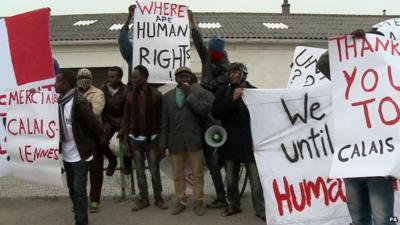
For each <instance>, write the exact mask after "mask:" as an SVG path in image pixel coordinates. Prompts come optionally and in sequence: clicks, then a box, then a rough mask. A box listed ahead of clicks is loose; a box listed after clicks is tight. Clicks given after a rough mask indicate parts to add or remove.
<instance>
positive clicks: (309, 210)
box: [244, 85, 400, 225]
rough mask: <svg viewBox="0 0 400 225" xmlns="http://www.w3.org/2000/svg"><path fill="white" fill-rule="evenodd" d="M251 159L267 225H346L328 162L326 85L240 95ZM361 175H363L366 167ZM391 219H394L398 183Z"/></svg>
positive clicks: (339, 187) (340, 186)
mask: <svg viewBox="0 0 400 225" xmlns="http://www.w3.org/2000/svg"><path fill="white" fill-rule="evenodd" d="M244 99H245V102H246V104H247V107H248V109H249V111H250V117H251V131H252V136H253V142H254V147H255V148H254V150H255V151H254V152H255V153H254V154H255V158H256V162H257V168H258V172H259V175H260V179H261V183H262V186H263V191H264V199H265V208H266V215H267V223H268V224H269V225H317V224H318V225H348V224H349V223H350V222H351V219H350V216H349V214H348V210H347V206H346V201H345V199H346V197H345V186H344V183H343V181H342V180H341V179H329V178H328V175H329V170H330V165H331V163H332V159H333V153H332V152H333V151H334V148H333V145H334V143H333V138H332V105H331V88H330V85H322V86H318V87H309V88H304V89H286V90H262V89H258V90H253V89H252V90H246V91H245V92H244ZM365 170H367V171H371V170H369V167H366V168H365ZM395 190H396V192H395V199H396V201H395V214H394V215H397V216H398V215H400V201H397V199H399V198H400V194H399V182H398V181H397V182H396V184H395Z"/></svg>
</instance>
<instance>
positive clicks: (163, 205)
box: [154, 198, 168, 209]
mask: <svg viewBox="0 0 400 225" xmlns="http://www.w3.org/2000/svg"><path fill="white" fill-rule="evenodd" d="M154 204H155V205H156V206H157V207H158V208H160V209H168V205H167V203H166V202H165V201H164V199H162V198H160V199H157V200H156V201H155V203H154Z"/></svg>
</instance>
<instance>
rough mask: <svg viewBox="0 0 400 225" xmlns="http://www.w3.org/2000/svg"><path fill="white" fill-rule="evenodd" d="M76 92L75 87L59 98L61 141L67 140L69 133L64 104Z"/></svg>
mask: <svg viewBox="0 0 400 225" xmlns="http://www.w3.org/2000/svg"><path fill="white" fill-rule="evenodd" d="M74 94H75V88H73V89H71V90H69V91H68V92H67V93H65V94H64V95H60V98H58V114H59V115H60V137H61V141H65V140H66V137H67V135H68V129H67V124H66V123H65V117H64V106H65V104H67V103H68V102H69V101H70V100H71V99H72V98H73V97H74Z"/></svg>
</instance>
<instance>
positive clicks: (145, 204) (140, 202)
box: [132, 199, 150, 211]
mask: <svg viewBox="0 0 400 225" xmlns="http://www.w3.org/2000/svg"><path fill="white" fill-rule="evenodd" d="M149 206H150V203H149V200H142V199H139V200H136V201H135V204H134V206H133V208H132V211H139V210H141V209H144V208H146V207H149Z"/></svg>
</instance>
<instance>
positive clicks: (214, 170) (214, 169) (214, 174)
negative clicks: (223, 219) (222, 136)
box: [203, 140, 226, 202]
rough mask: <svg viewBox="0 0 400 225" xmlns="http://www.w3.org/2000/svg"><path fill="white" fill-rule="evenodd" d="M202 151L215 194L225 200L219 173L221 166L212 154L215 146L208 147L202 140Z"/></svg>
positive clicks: (222, 200)
mask: <svg viewBox="0 0 400 225" xmlns="http://www.w3.org/2000/svg"><path fill="white" fill-rule="evenodd" d="M203 151H204V159H205V161H206V164H207V168H208V170H210V175H211V179H212V181H213V183H214V188H215V193H216V194H217V200H218V201H221V202H224V201H225V195H226V192H225V186H224V182H223V180H222V175H221V166H220V164H219V161H218V157H217V155H216V154H214V151H215V148H213V147H210V146H209V145H208V144H207V143H206V142H205V141H204V140H203Z"/></svg>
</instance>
